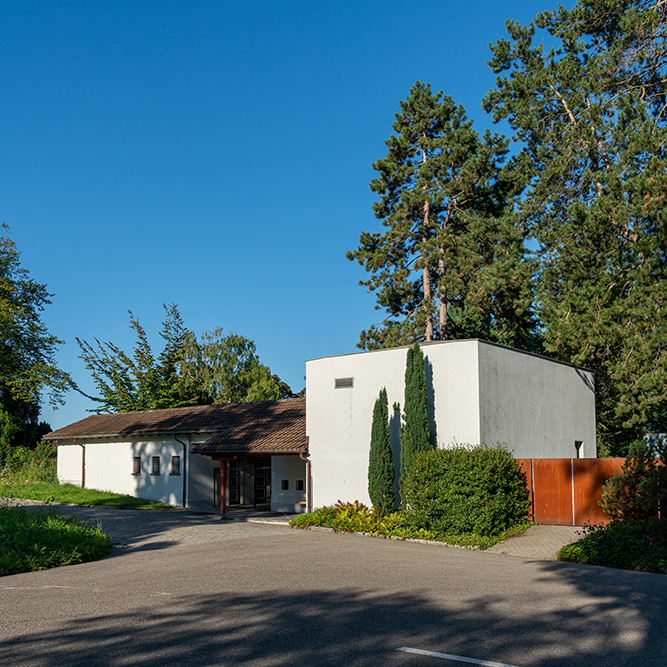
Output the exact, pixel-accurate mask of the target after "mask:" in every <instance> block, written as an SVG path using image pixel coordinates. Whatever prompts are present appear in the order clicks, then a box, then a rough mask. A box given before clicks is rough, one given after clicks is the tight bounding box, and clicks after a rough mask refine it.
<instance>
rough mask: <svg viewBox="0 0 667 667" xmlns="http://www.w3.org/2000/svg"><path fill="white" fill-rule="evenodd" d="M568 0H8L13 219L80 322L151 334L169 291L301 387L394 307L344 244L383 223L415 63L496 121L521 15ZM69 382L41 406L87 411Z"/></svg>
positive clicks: (5, 127) (80, 379) (30, 263)
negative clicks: (511, 29)
mask: <svg viewBox="0 0 667 667" xmlns="http://www.w3.org/2000/svg"><path fill="white" fill-rule="evenodd" d="M554 4H555V3H551V2H542V0H530V1H527V0H517V1H515V2H512V3H502V2H491V1H479V2H457V1H449V2H447V1H445V0H440V1H437V2H433V1H418V2H414V3H406V2H397V1H395V0H382V1H361V2H360V1H358V0H357V1H355V2H352V1H340V0H339V1H338V2H328V3H327V2H312V0H311V1H310V2H292V1H286V2H268V1H258V0H245V1H244V2H231V1H221V0H216V1H213V0H198V1H197V2H173V1H169V0H159V1H150V0H144V1H141V2H136V0H133V1H132V2H129V1H124V0H113V1H111V0H108V1H99V2H83V1H81V2H68V1H67V0H58V1H56V0H53V1H51V2H36V1H32V0H20V1H19V0H9V1H7V2H3V3H1V4H0V21H1V22H2V27H3V31H2V32H3V39H2V42H1V43H0V76H1V77H2V92H3V103H2V105H0V127H1V128H2V130H1V134H0V136H1V141H2V154H3V156H4V159H3V160H2V163H1V164H0V183H1V184H2V185H1V186H0V187H1V190H0V193H1V196H0V202H1V204H2V206H1V207H0V220H1V221H2V222H6V223H7V224H8V225H9V226H10V228H11V237H12V239H13V240H14V242H15V243H16V245H17V247H18V249H19V251H20V252H21V253H22V265H23V266H24V267H25V268H27V269H28V270H29V271H30V274H31V276H32V277H33V278H34V279H35V280H37V281H38V282H40V283H45V284H46V285H47V287H48V290H49V292H51V293H52V294H53V295H54V296H53V298H52V302H53V303H52V305H51V306H49V307H48V308H47V310H46V311H45V312H44V321H45V322H46V324H47V326H48V328H49V330H50V331H51V333H53V334H55V335H57V336H59V337H60V338H62V339H64V340H65V341H66V343H65V345H63V346H61V347H60V350H59V353H58V357H57V360H58V363H59V365H60V366H61V368H63V369H64V370H66V371H68V372H70V373H71V374H72V376H73V378H74V379H75V381H76V382H77V383H78V384H79V385H80V386H81V387H82V389H84V390H85V391H88V392H92V393H94V385H93V383H92V380H91V379H90V377H89V375H88V373H87V371H86V370H85V368H84V365H83V362H82V361H81V360H80V359H79V358H78V355H79V348H78V346H77V344H76V341H75V337H79V338H82V339H85V340H88V341H92V339H93V338H95V337H97V338H99V339H101V340H111V341H113V342H114V343H116V344H119V345H120V346H121V347H123V348H125V349H127V350H129V349H131V347H132V344H133V340H134V339H133V337H132V335H131V332H130V329H129V327H128V314H127V310H128V309H130V310H132V311H133V313H134V314H135V316H136V317H138V318H139V320H140V321H141V323H142V324H143V325H144V326H145V328H146V329H147V331H148V333H149V335H150V337H151V341H152V342H153V344H154V349H155V351H156V352H159V351H160V350H161V339H160V338H159V335H158V331H159V328H160V323H161V320H162V316H163V311H162V304H163V303H169V302H175V303H177V304H178V305H179V307H180V309H181V312H182V314H183V316H184V319H185V322H186V325H187V326H188V327H189V328H190V329H191V330H193V331H195V332H196V333H197V334H201V333H203V332H204V331H205V330H211V329H213V328H215V327H218V326H221V327H224V329H225V330H226V331H227V332H232V331H235V332H238V333H240V334H242V335H245V336H247V337H250V338H252V339H254V340H255V342H256V344H257V351H258V354H259V356H260V358H261V360H262V361H263V362H264V363H266V364H268V365H269V366H270V367H271V369H272V370H273V372H275V373H278V374H279V375H280V376H281V377H282V378H283V379H284V380H285V381H286V382H287V383H288V384H289V385H290V386H291V387H292V388H293V389H294V390H300V389H301V388H302V387H303V386H304V375H305V363H304V362H305V360H306V359H311V358H316V357H321V356H328V355H333V354H345V353H349V352H354V351H356V349H357V348H356V344H357V342H358V338H359V332H360V331H361V330H362V329H363V328H365V327H367V326H368V325H369V324H371V323H372V322H375V321H377V320H378V319H381V317H379V313H377V312H376V311H375V310H374V305H375V299H374V297H373V295H371V294H367V293H366V291H365V289H364V288H362V287H360V286H359V285H358V282H359V280H360V279H363V278H364V275H365V274H364V272H363V270H362V269H361V267H359V266H358V265H356V264H353V263H352V262H349V261H348V260H346V258H345V252H346V251H347V250H351V249H353V248H355V247H356V246H357V244H358V240H359V234H360V233H361V232H362V231H364V230H372V229H378V228H379V227H380V223H379V221H377V220H375V218H374V216H373V212H372V209H371V206H372V202H373V193H372V192H371V191H370V189H369V187H368V184H369V182H370V180H371V178H373V175H374V172H373V170H372V167H371V163H372V162H373V161H374V160H376V159H378V158H379V157H382V156H384V154H385V150H386V149H385V145H384V141H385V140H386V139H387V137H388V136H389V135H390V133H391V124H392V121H393V114H394V113H395V112H396V111H397V110H398V103H399V100H402V99H404V98H405V97H406V96H407V94H408V91H409V89H410V87H411V86H412V85H413V84H414V82H415V81H416V80H421V81H426V82H429V83H431V85H432V87H433V89H434V90H443V91H444V92H445V93H446V94H448V95H451V96H452V97H453V98H454V99H455V100H456V102H458V103H460V104H463V105H464V106H465V108H466V110H467V112H468V115H469V116H470V117H471V118H473V119H474V120H475V126H476V128H477V129H478V130H480V131H481V130H483V129H485V128H486V127H490V126H491V123H490V119H489V118H488V117H487V116H486V114H485V113H484V112H483V111H482V109H481V106H480V104H481V99H482V97H483V96H484V95H485V94H486V92H487V91H488V90H489V89H490V88H491V87H492V86H493V83H494V77H493V74H492V73H491V71H490V70H489V68H488V66H487V65H486V61H487V60H488V58H489V48H488V45H489V43H490V42H495V41H496V39H498V38H500V37H502V36H503V35H504V34H505V29H504V22H505V19H507V18H513V19H516V20H519V21H521V22H522V23H526V22H528V21H529V20H530V19H531V18H532V17H533V16H534V15H535V14H536V13H537V12H538V11H540V10H542V9H549V8H552V7H553V6H554ZM91 407H92V405H91V403H90V401H88V400H87V399H85V398H83V397H81V396H79V395H78V394H76V393H71V394H69V395H68V396H67V403H66V405H65V406H64V407H61V408H60V409H59V410H57V411H55V412H54V411H52V410H51V409H50V408H49V407H48V406H45V407H44V409H43V413H42V418H43V419H45V420H47V421H49V423H50V424H51V426H52V427H53V428H58V427H60V426H63V425H65V424H67V423H70V422H72V421H76V420H78V419H80V418H83V417H85V416H86V415H87V413H86V410H89V409H90V408H91Z"/></svg>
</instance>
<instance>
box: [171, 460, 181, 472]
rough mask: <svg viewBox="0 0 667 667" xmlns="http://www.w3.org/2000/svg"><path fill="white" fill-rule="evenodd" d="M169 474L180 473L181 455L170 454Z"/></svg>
mask: <svg viewBox="0 0 667 667" xmlns="http://www.w3.org/2000/svg"><path fill="white" fill-rule="evenodd" d="M171 474H172V475H180V474H181V457H180V456H172V457H171Z"/></svg>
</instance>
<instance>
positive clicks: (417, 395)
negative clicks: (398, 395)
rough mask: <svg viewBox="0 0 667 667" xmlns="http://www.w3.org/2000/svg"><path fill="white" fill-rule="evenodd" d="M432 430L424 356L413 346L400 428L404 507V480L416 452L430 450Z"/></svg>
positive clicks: (408, 363)
mask: <svg viewBox="0 0 667 667" xmlns="http://www.w3.org/2000/svg"><path fill="white" fill-rule="evenodd" d="M431 448H432V446H431V430H430V427H429V423H428V400H427V396H426V372H425V370H424V355H423V354H422V351H421V349H420V347H419V343H415V344H414V345H413V346H412V347H411V348H410V349H409V350H408V354H407V359H406V363H405V412H404V414H403V425H402V427H401V479H400V483H401V500H402V501H403V505H404V506H405V495H404V492H403V487H402V483H403V479H404V474H405V471H406V470H407V469H408V468H409V467H410V464H411V463H412V458H413V457H414V455H415V454H416V453H417V452H421V451H424V450H426V449H431Z"/></svg>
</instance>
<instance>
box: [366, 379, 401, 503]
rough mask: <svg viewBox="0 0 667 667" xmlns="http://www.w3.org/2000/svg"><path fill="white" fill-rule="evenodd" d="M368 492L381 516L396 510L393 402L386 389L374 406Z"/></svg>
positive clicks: (381, 391)
mask: <svg viewBox="0 0 667 667" xmlns="http://www.w3.org/2000/svg"><path fill="white" fill-rule="evenodd" d="M368 495H369V496H370V499H371V503H373V509H374V510H375V512H376V513H377V514H379V515H380V516H384V515H385V514H389V513H391V512H392V511H393V510H394V505H395V502H396V501H395V498H394V455H393V453H392V451H391V442H390V437H389V403H388V401H387V390H386V389H385V388H382V389H381V390H380V395H379V396H378V398H377V400H376V401H375V407H374V408H373V422H372V425H371V448H370V454H369V457H368Z"/></svg>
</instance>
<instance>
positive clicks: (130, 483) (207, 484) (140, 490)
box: [58, 434, 216, 508]
mask: <svg viewBox="0 0 667 667" xmlns="http://www.w3.org/2000/svg"><path fill="white" fill-rule="evenodd" d="M209 437H210V434H197V435H196V436H193V437H189V436H184V435H181V436H179V438H178V439H179V440H180V441H181V442H179V441H177V440H176V439H174V438H173V437H169V436H165V437H163V438H159V439H156V440H143V439H127V440H110V441H105V440H101V439H94V438H93V439H86V440H85V441H81V444H69V443H67V442H65V443H59V444H58V479H59V480H60V481H61V482H67V481H69V482H70V483H73V484H77V485H81V471H82V465H81V461H82V458H81V457H82V452H83V447H82V445H84V446H85V482H84V484H85V486H86V488H89V489H99V490H101V491H112V492H113V493H125V494H128V495H132V496H136V497H138V498H146V499H148V500H156V501H159V502H163V503H168V504H170V505H181V504H182V503H183V490H184V488H183V487H184V481H185V484H186V488H185V493H186V498H187V501H188V506H190V507H207V508H209V507H211V506H212V503H213V468H214V467H216V464H214V462H213V461H212V460H211V459H210V458H208V457H204V456H199V455H197V454H190V453H189V449H190V446H191V445H194V444H196V443H198V442H203V441H205V440H207V439H208V438H209ZM183 443H185V444H186V445H187V447H186V448H184V446H183ZM135 456H138V457H140V459H141V467H140V469H141V472H140V474H138V475H134V474H133V459H134V457H135ZM154 456H157V457H159V459H160V474H159V475H154V474H152V473H151V470H152V458H153V457H154ZM172 456H179V457H180V459H181V474H180V475H174V474H172V473H171V457H172Z"/></svg>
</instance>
